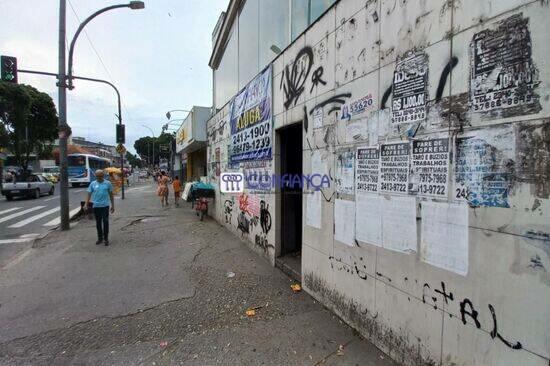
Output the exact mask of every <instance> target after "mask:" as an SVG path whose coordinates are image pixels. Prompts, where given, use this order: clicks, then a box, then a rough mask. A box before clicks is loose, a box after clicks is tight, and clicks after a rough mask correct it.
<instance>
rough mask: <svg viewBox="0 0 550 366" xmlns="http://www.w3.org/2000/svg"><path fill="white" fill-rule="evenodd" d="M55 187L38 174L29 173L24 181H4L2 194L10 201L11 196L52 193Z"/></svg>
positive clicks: (33, 196)
mask: <svg viewBox="0 0 550 366" xmlns="http://www.w3.org/2000/svg"><path fill="white" fill-rule="evenodd" d="M54 191H55V187H54V185H53V184H52V183H51V182H48V181H47V180H46V178H44V177H43V176H41V175H38V174H30V175H29V176H28V177H27V179H25V180H24V181H22V182H21V181H18V180H17V178H16V179H15V182H14V183H4V184H3V185H2V195H4V196H5V197H6V199H7V200H8V201H11V200H12V199H13V197H21V196H26V197H32V198H39V197H40V196H41V195H43V194H49V195H50V196H51V195H53V194H54Z"/></svg>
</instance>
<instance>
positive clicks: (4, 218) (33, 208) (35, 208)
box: [0, 206, 46, 222]
mask: <svg viewBox="0 0 550 366" xmlns="http://www.w3.org/2000/svg"><path fill="white" fill-rule="evenodd" d="M44 207H46V206H35V207H32V208H29V209H27V210H24V211H19V212H17V213H14V214H11V215H8V216H6V217H2V218H1V219H0V222H4V221H8V220H11V219H14V218H16V217H19V216H23V215H25V214H28V213H29V212H33V211H36V210H40V209H41V208H44Z"/></svg>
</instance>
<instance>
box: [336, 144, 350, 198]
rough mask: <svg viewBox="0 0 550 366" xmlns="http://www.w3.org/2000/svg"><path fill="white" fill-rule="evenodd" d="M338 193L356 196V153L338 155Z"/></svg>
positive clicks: (344, 152)
mask: <svg viewBox="0 0 550 366" xmlns="http://www.w3.org/2000/svg"><path fill="white" fill-rule="evenodd" d="M335 181H336V192H338V193H345V194H354V191H355V151H342V152H340V153H338V154H337V155H336V176H335Z"/></svg>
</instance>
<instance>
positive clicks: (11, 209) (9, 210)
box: [0, 207, 21, 215]
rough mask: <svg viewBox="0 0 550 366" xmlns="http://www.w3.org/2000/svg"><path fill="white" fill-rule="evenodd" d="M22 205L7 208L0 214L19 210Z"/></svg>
mask: <svg viewBox="0 0 550 366" xmlns="http://www.w3.org/2000/svg"><path fill="white" fill-rule="evenodd" d="M20 208H21V207H14V208H9V209H7V210H4V211H0V215H3V214H6V213H8V212H12V211H17V210H19V209H20Z"/></svg>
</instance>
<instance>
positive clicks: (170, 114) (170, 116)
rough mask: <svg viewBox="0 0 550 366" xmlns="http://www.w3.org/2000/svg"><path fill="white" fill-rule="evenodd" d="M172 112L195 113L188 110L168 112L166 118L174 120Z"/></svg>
mask: <svg viewBox="0 0 550 366" xmlns="http://www.w3.org/2000/svg"><path fill="white" fill-rule="evenodd" d="M172 112H187V113H193V111H190V110H187V109H173V110H171V111H168V112H166V118H167V119H170V118H172Z"/></svg>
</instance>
